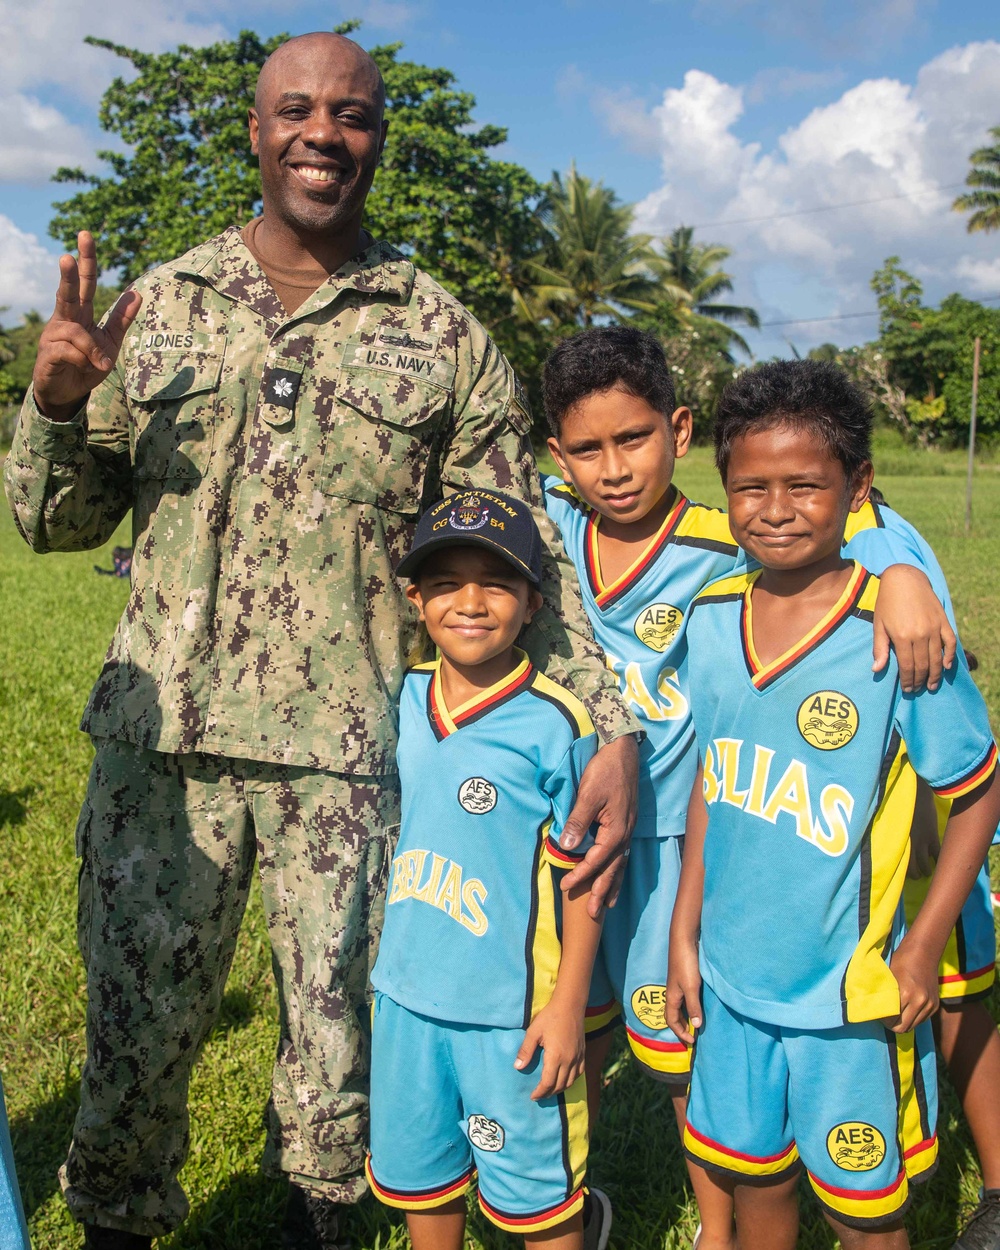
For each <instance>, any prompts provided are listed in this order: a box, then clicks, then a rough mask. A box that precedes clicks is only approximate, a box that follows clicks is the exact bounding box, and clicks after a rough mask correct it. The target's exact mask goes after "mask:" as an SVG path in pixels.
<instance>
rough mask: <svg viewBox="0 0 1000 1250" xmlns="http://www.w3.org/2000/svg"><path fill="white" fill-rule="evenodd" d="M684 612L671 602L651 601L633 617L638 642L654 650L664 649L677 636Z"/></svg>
mask: <svg viewBox="0 0 1000 1250" xmlns="http://www.w3.org/2000/svg"><path fill="white" fill-rule="evenodd" d="M683 620H684V613H683V612H682V611H681V610H680V608H675V607H674V605H673V604H672V603H651V604H650V605H649V606H648V607H646V608H643V609H642V611H641V612H640V613H639V615H638V616H637V617H636V618H635V624H634V625H633V626H632V628H633V629H634V630H635V636H636V638H638V639H639V641H640V642H643V643H645V644H646V646H647V647H651V648H652V649H653V650H654V651H666V649H667V647H669V646H670V644H671V643H672V642H673V640H674V639H675V638H676V637H677V631H678V630H679V629H680V627H681V622H682V621H683Z"/></svg>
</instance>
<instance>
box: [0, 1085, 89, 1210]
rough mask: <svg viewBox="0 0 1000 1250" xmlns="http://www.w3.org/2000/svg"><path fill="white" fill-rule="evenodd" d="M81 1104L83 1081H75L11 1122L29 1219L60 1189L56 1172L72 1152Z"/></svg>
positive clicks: (13, 1142)
mask: <svg viewBox="0 0 1000 1250" xmlns="http://www.w3.org/2000/svg"><path fill="white" fill-rule="evenodd" d="M79 1105H80V1081H79V1079H74V1080H72V1081H67V1082H66V1084H65V1085H64V1086H63V1088H62V1090H61V1091H60V1092H59V1093H58V1094H57V1095H56V1096H55V1097H53V1098H50V1099H49V1100H48V1101H47V1102H43V1103H42V1104H41V1105H40V1106H38V1107H36V1108H35V1109H34V1110H33V1111H32V1112H31V1113H30V1114H29V1115H22V1116H18V1117H17V1118H16V1119H13V1120H11V1123H10V1137H11V1143H12V1145H13V1147H14V1162H15V1165H16V1167H17V1179H18V1183H19V1184H20V1187H21V1198H22V1200H23V1202H24V1211H25V1214H26V1215H27V1217H28V1219H29V1220H30V1219H31V1217H32V1215H34V1213H35V1212H36V1211H37V1210H38V1208H39V1207H41V1206H43V1205H44V1203H46V1202H47V1201H48V1200H49V1198H51V1197H52V1195H53V1194H54V1193H56V1192H57V1191H58V1189H59V1180H58V1176H57V1173H58V1171H59V1168H60V1167H61V1166H62V1164H63V1161H64V1159H65V1158H66V1151H67V1150H68V1149H69V1139H70V1137H71V1135H72V1132H73V1121H74V1119H75V1118H76V1110H77V1107H78V1106H79Z"/></svg>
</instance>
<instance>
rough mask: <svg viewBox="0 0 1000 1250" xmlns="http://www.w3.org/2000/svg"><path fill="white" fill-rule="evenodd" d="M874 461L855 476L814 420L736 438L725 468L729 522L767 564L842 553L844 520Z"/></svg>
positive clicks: (863, 492)
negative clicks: (816, 427)
mask: <svg viewBox="0 0 1000 1250" xmlns="http://www.w3.org/2000/svg"><path fill="white" fill-rule="evenodd" d="M871 480H872V466H871V464H870V463H868V464H864V465H862V467H861V469H860V470H859V471H858V473H857V475H856V476H855V478H854V480H851V479H850V478H848V476H847V473H846V471H845V469H844V466H843V465H842V464H841V462H840V461H839V460H838V459H837V457H836V456H835V455H834V454H833V452H832V451H831V450H830V448H829V446H828V445H827V443H826V442H825V441H824V439H823V438H822V436H821V435H820V434H819V433H818V432H817V430H816V429H815V427H812V426H810V425H808V424H794V423H789V422H783V423H781V424H778V425H773V426H770V427H769V428H765V429H762V430H757V431H755V432H753V433H751V434H743V435H741V436H740V437H739V438H738V439H736V440H735V441H734V442H733V445H732V449H731V452H730V456H729V467H728V471H727V474H726V495H727V497H728V501H729V528H730V529H731V530H732V532H733V537H734V538H735V539H736V541H737V542H738V543H739V545H740V546H741V547H742V548H743V550H744V551H746V552H747V554H748V555H750V556H752V557H753V558H754V559H755V560H757V561H758V562H759V563H760V564H762V565H763V566H764V568H766V569H778V570H782V571H790V570H793V569H802V568H806V567H808V566H811V565H814V564H821V563H823V562H824V561H835V560H839V559H840V548H841V545H842V543H843V539H844V527H845V525H846V524H847V517H848V515H849V514H850V513H851V512H857V511H858V509H859V508H860V507H861V506H862V505H863V504H864V502H865V500H866V499H867V498H868V490H869V487H870V486H871Z"/></svg>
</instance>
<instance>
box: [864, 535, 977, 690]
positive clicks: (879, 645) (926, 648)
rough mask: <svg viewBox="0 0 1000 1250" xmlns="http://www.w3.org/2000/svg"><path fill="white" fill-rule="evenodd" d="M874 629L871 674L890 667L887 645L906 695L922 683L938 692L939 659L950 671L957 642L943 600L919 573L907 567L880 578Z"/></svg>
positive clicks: (893, 567)
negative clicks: (894, 659)
mask: <svg viewBox="0 0 1000 1250" xmlns="http://www.w3.org/2000/svg"><path fill="white" fill-rule="evenodd" d="M848 554H850V553H849V552H848ZM874 627H875V644H874V647H873V655H874V659H875V663H874V664H873V665H872V671H873V672H875V673H878V672H881V670H882V669H883V668H885V666H886V664H887V663H888V662H889V647H890V644H891V645H892V648H893V650H894V651H895V652H896V662H897V664H898V665H899V681H900V685H901V686H902V688H903V689H904V690H906V691H910V690H919V689H920V688H921V687H922V686H923V685H924V684H925V683H926V685H927V688H928V690H936V689H937V688H938V686H939V685H940V684H941V671H942V654H943V663H944V667H945V668H951V666H952V664H954V662H955V648H956V647H957V645H958V639H957V638H956V637H955V631H954V630H953V629H952V627H951V624H950V623H949V621H948V615H947V613H946V612H945V610H944V608H943V607H942V605H941V600H940V599H939V598H938V597H937V595H936V594H935V593H934V590H933V587H932V586H931V583H930V581H929V579H928V578H927V575H926V574H925V573H924V572H923V571H922V570H921V569H918V568H917V567H916V566H915V565H911V564H890V565H889V567H888V568H887V569H886V570H885V572H884V573H882V575H881V576H880V578H879V592H878V598H877V599H876V601H875V620H874Z"/></svg>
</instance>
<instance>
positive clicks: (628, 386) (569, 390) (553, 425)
mask: <svg viewBox="0 0 1000 1250" xmlns="http://www.w3.org/2000/svg"><path fill="white" fill-rule="evenodd" d="M613 386H618V387H621V389H622V390H623V391H627V392H628V393H629V394H630V395H634V396H635V397H636V399H644V400H645V401H646V403H647V404H649V406H650V407H651V408H654V409H655V410H656V411H657V412H662V413H663V415H664V416H665V417H666V418H667V419H668V420H669V418H670V416H671V414H672V413H673V411H674V409H675V408H676V407H677V396H676V394H675V392H674V380H673V378H672V377H671V374H670V366H669V365H668V364H667V358H666V356H664V354H663V348H662V346H661V345H660V341H659V339H657V338H655V337H654V336H653V335H652V334H647V333H646V332H645V331H643V330H637V329H635V327H634V326H598V327H597V328H596V329H593V330H583V331H581V332H580V333H579V334H574V335H573V337H572V338H568V339H563V341H562V342H561V343H560V344H559V346H558V347H557V348H556V349H555V351H554V352H553V353H552V354H551V356H549V358H548V360H546V362H545V366H544V368H543V369H542V393H543V395H544V398H545V415H546V417H547V418H548V422H549V428H550V429H551V430H552V433H553V435H554V436H555V437H556V438H558V437H559V435H560V432H561V430H562V423H563V419H564V418H565V416H566V413H567V412H569V410H570V409H571V408H572V407H573V405H574V404H578V403H579V402H580V400H581V399H586V398H587V396H588V395H593V394H595V393H596V392H598V391H609V390H611V388H612V387H613Z"/></svg>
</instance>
